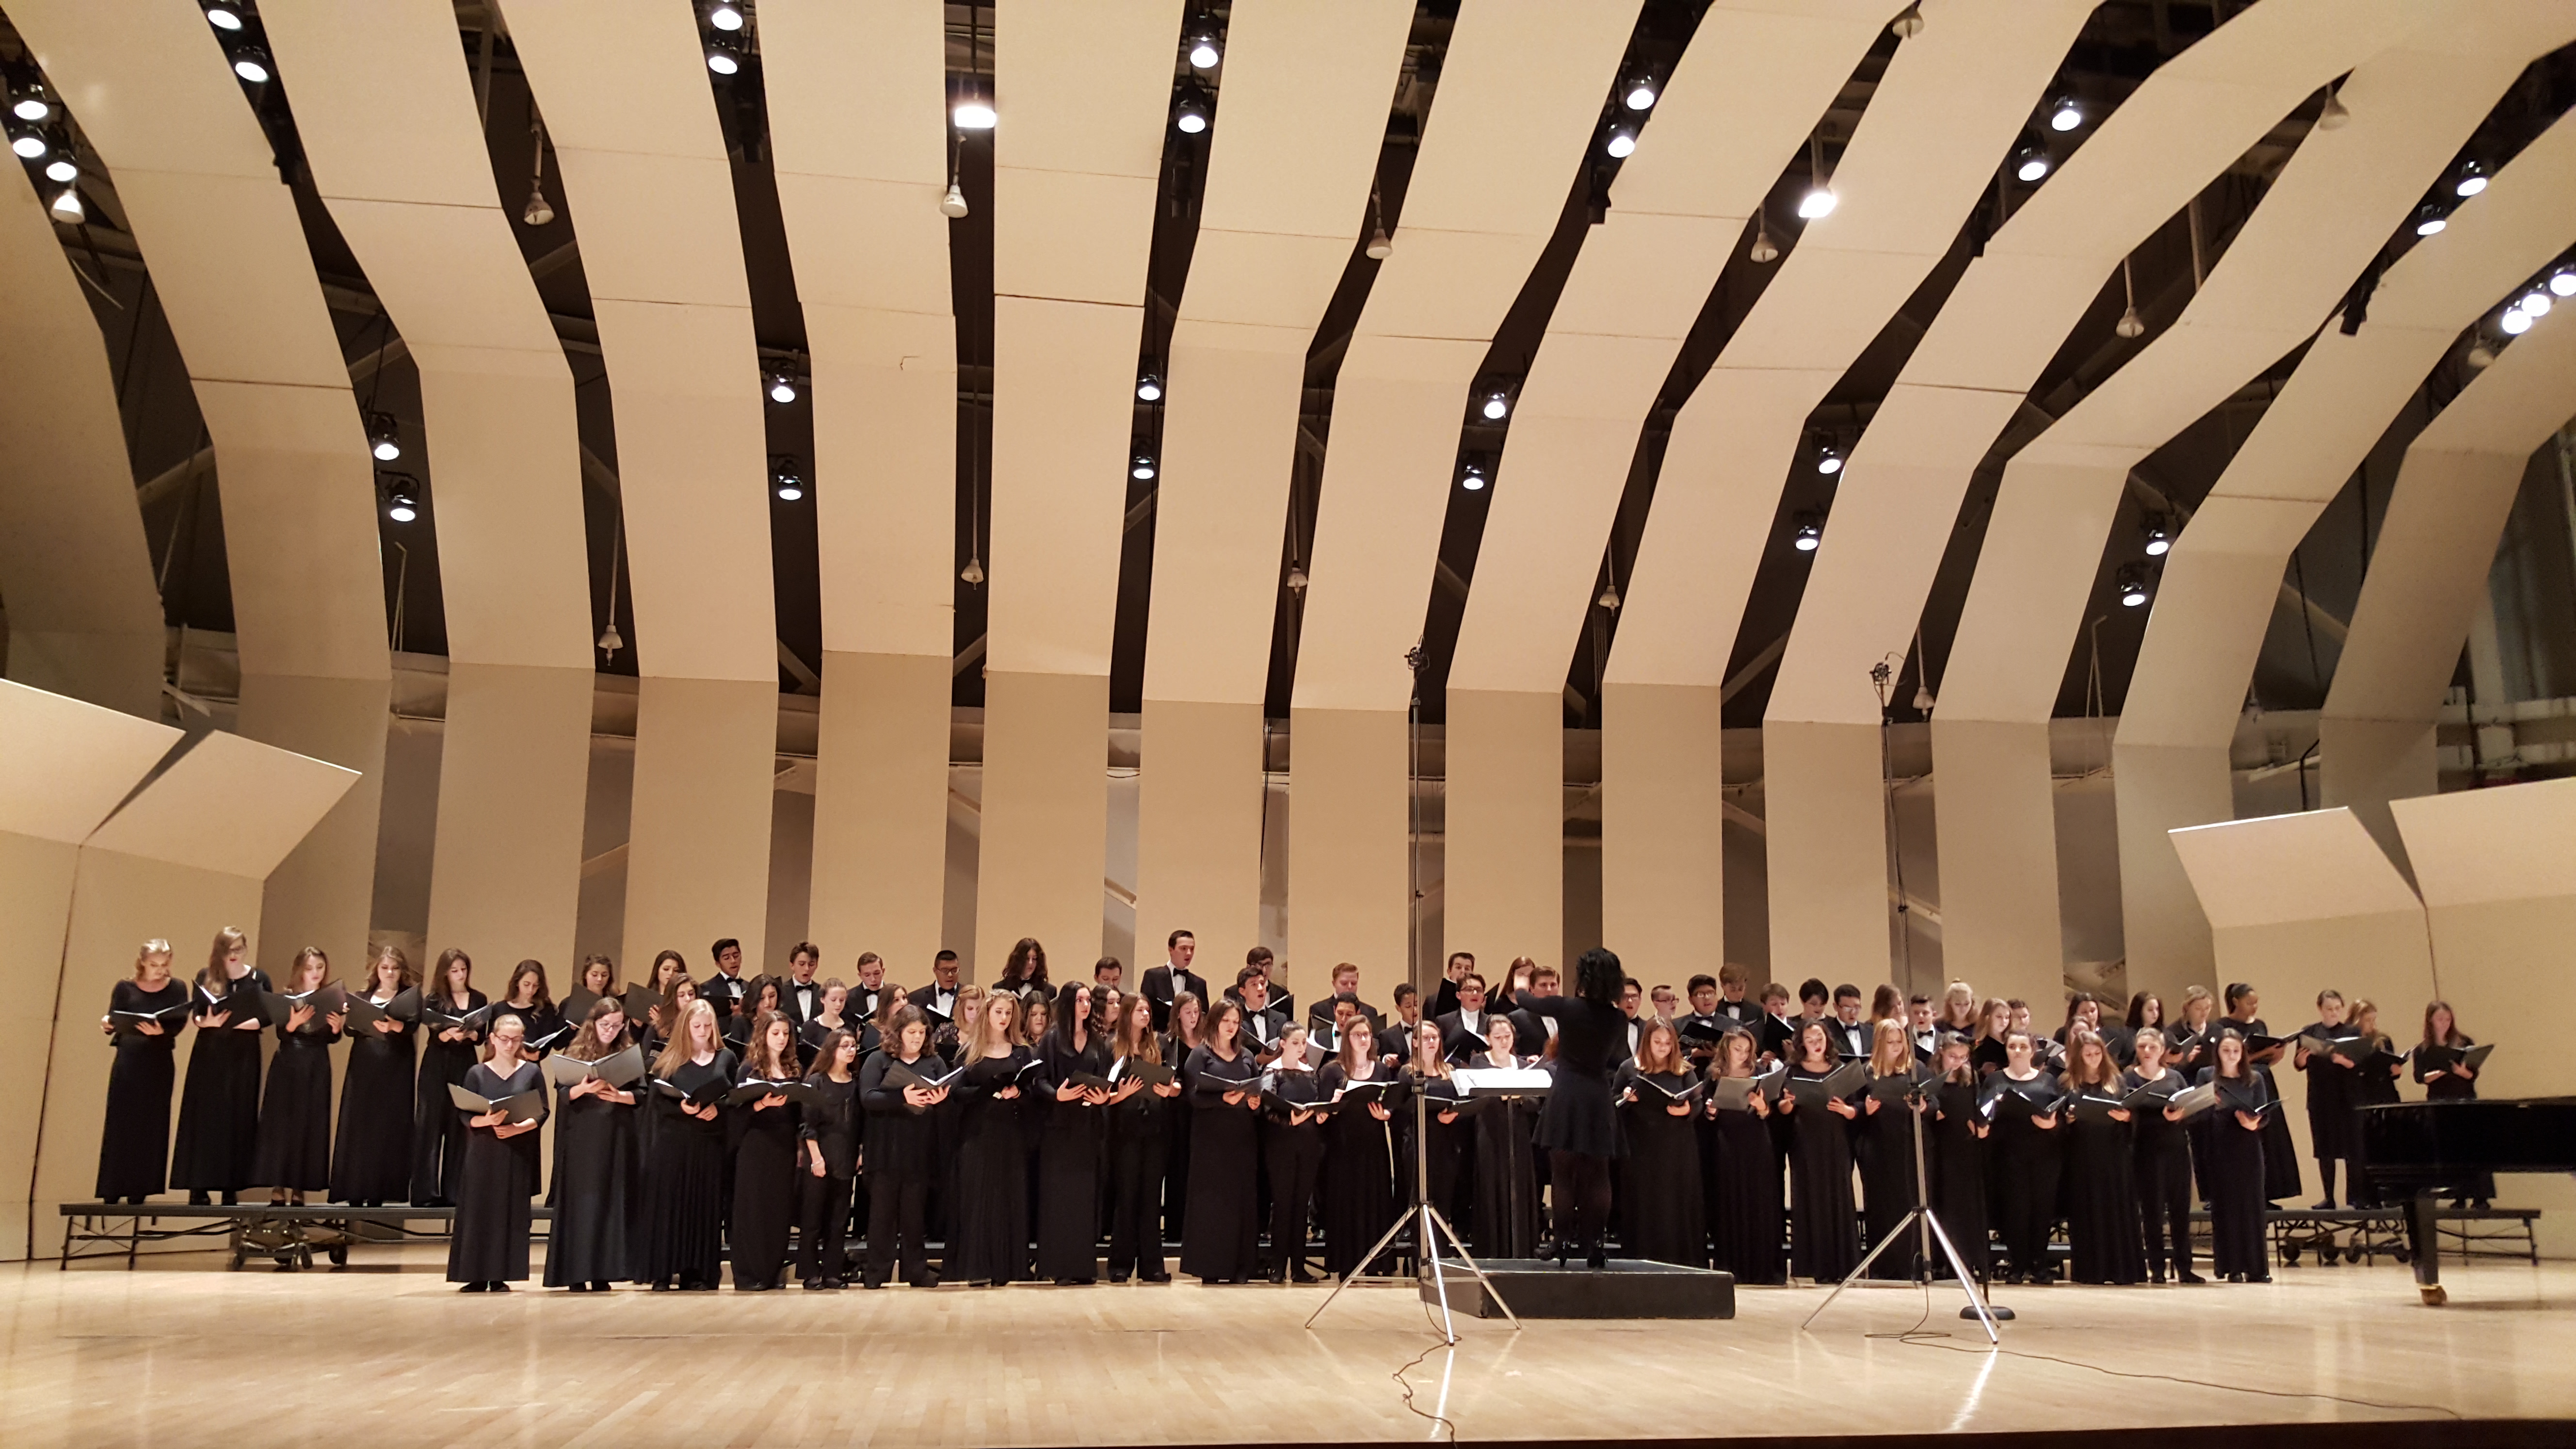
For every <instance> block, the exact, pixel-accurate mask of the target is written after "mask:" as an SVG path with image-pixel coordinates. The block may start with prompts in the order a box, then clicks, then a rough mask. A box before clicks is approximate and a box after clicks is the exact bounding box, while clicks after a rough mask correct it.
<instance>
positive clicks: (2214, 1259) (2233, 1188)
mask: <svg viewBox="0 0 2576 1449" xmlns="http://www.w3.org/2000/svg"><path fill="white" fill-rule="evenodd" d="M2215 1070H2216V1068H2210V1069H2207V1070H2204V1071H2203V1072H2202V1073H2201V1077H2202V1079H2203V1080H2208V1079H2209V1078H2210V1077H2211V1074H2212V1073H2213V1072H2214V1071H2215ZM2270 1100H2272V1094H2271V1090H2270V1089H2269V1088H2268V1087H2266V1086H2264V1085H2263V1079H2262V1077H2261V1076H2260V1075H2257V1076H2255V1077H2254V1078H2252V1079H2251V1080H2250V1081H2247V1082H2244V1083H2241V1084H2240V1083H2226V1084H2223V1085H2222V1086H2221V1087H2220V1089H2219V1094H2218V1105H2217V1106H2216V1107H2215V1108H2213V1109H2211V1111H2210V1112H2209V1114H2208V1119H2209V1127H2208V1129H2207V1131H2206V1132H2205V1133H2204V1134H2203V1136H2202V1138H2201V1140H2202V1141H2203V1142H2205V1143H2207V1144H2208V1146H2209V1257H2210V1263H2211V1266H2212V1270H2213V1271H2215V1272H2219V1273H2242V1274H2244V1275H2245V1276H2246V1277H2247V1278H2249V1279H2252V1280H2255V1281H2258V1282H2259V1281H2262V1280H2264V1279H2268V1278H2270V1277H2271V1276H2272V1270H2271V1260H2270V1255H2269V1253H2268V1251H2267V1249H2266V1248H2265V1246H2264V1242H2263V1230H2264V1226H2265V1222H2266V1218H2267V1215H2266V1213H2265V1212H2264V1207H2263V1205H2264V1203H2265V1202H2266V1201H2267V1199H2266V1198H2265V1197H2264V1195H2263V1189H2264V1179H2265V1176H2266V1173H2267V1172H2268V1159H2269V1158H2270V1156H2271V1143H2270V1141H2269V1140H2268V1139H2269V1137H2270V1133H2269V1132H2268V1131H2259V1130H2258V1131H2251V1132H2249V1131H2247V1130H2246V1128H2245V1124H2243V1123H2241V1122H2239V1121H2237V1120H2236V1114H2237V1112H2239V1111H2247V1112H2250V1111H2253V1110H2255V1109H2256V1108H2258V1107H2260V1106H2261V1105H2262V1104H2263V1103H2265V1102H2268V1101H2270ZM2272 1116H2273V1119H2274V1120H2277V1119H2278V1118H2279V1116H2280V1114H2279V1113H2278V1112H2275V1113H2273V1114H2272Z"/></svg>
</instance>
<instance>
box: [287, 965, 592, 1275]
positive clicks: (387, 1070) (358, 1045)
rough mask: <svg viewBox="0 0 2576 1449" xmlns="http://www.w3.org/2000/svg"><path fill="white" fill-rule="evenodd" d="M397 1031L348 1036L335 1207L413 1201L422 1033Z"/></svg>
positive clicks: (399, 1026)
mask: <svg viewBox="0 0 2576 1449" xmlns="http://www.w3.org/2000/svg"><path fill="white" fill-rule="evenodd" d="M370 999H372V998H370ZM377 1004H378V1005H382V1004H383V1003H381V1002H379V1003H377ZM394 1026H395V1030H393V1031H390V1032H383V1031H378V1030H376V1029H375V1028H374V1027H372V1026H370V1027H366V1028H363V1029H360V1030H353V1031H351V1032H350V1033H349V1034H348V1036H349V1065H348V1069H347V1072H346V1074H345V1075H344V1076H342V1078H341V1080H340V1128H339V1138H338V1140H337V1141H336V1143H335V1144H334V1145H333V1147H332V1151H331V1200H332V1201H333V1202H352V1203H388V1202H401V1201H403V1200H404V1199H406V1198H408V1197H409V1196H411V1135H412V1082H413V1080H414V1078H415V1077H416V1076H417V1074H418V1053H419V1041H418V1039H417V1038H418V1032H419V1028H418V1027H416V1026H414V1025H413V1024H412V1023H410V1022H407V1021H400V1022H395V1023H394ZM557 1130H558V1131H560V1130H562V1129H560V1128H558V1129H557ZM549 1256H551V1249H549ZM621 1276H622V1275H621Z"/></svg>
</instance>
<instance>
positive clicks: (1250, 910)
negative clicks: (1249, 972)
mask: <svg viewBox="0 0 2576 1449" xmlns="http://www.w3.org/2000/svg"><path fill="white" fill-rule="evenodd" d="M1144 731H1145V733H1144V757H1143V762H1142V768H1140V769H1139V771H1138V772H1137V820H1136V939H1137V940H1138V941H1140V942H1144V943H1146V944H1147V947H1148V948H1149V949H1150V947H1151V945H1152V943H1154V942H1158V941H1161V940H1163V939H1164V938H1165V937H1166V936H1168V935H1170V934H1171V933H1172V932H1173V931H1175V930H1181V929H1186V930H1188V931H1190V932H1191V933H1192V934H1194V935H1196V936H1197V937H1198V939H1199V942H1200V950H1202V951H1203V952H1205V953H1206V954H1207V958H1208V962H1209V966H1208V968H1207V970H1206V971H1205V972H1203V973H1202V974H1205V975H1207V976H1208V977H1209V979H1210V980H1211V981H1214V980H1215V979H1216V978H1217V977H1220V976H1226V975H1227V973H1228V972H1229V971H1230V970H1231V969H1232V968H1233V967H1234V966H1239V965H1241V964H1242V961H1243V953H1244V951H1245V950H1246V949H1248V948H1250V947H1252V946H1255V945H1258V944H1259V943H1260V940H1261V830H1262V804H1263V797H1264V794H1265V786H1264V784H1263V778H1262V768H1261V743H1262V730H1261V705H1260V704H1259V703H1258V702H1252V703H1237V704H1199V703H1191V702H1184V701H1180V700H1164V699H1150V698H1149V699H1147V700H1146V701H1145V712H1144ZM1068 959H1070V958H1068ZM1152 959H1154V960H1159V959H1161V958H1159V957H1155V958H1152ZM1075 964H1080V963H1075ZM1148 964H1151V962H1150V961H1149V962H1148ZM1057 979H1058V980H1073V979H1076V978H1074V977H1073V976H1071V975H1066V974H1059V975H1058V977H1057ZM1229 979H1231V978H1229Z"/></svg>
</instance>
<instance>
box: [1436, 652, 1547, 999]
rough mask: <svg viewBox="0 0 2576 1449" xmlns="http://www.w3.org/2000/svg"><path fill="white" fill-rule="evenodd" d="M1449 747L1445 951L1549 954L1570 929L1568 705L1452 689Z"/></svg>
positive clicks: (1484, 957) (1492, 956)
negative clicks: (1567, 919)
mask: <svg viewBox="0 0 2576 1449" xmlns="http://www.w3.org/2000/svg"><path fill="white" fill-rule="evenodd" d="M1447 744H1448V766H1447V778H1446V783H1447V793H1448V806H1447V812H1446V814H1445V815H1444V816H1443V821H1444V823H1443V825H1442V828H1441V833H1442V836H1443V840H1444V843H1445V850H1444V856H1445V863H1444V874H1443V877H1442V878H1443V880H1445V881H1446V883H1447V891H1446V896H1447V898H1446V900H1445V902H1444V903H1443V906H1444V915H1443V919H1442V926H1441V936H1442V941H1441V951H1442V954H1444V955H1445V954H1447V953H1448V952H1451V951H1472V952H1474V953H1475V954H1476V959H1477V960H1479V961H1501V962H1509V961H1510V960H1512V958H1514V957H1516V956H1528V957H1531V958H1532V959H1535V960H1539V961H1546V960H1547V959H1548V958H1547V956H1546V954H1545V953H1546V952H1548V951H1550V950H1552V949H1554V948H1556V947H1558V946H1560V945H1562V944H1563V937H1564V934H1565V926H1564V914H1565V904H1564V903H1565V703H1564V701H1563V700H1562V699H1561V698H1559V697H1558V696H1557V695H1554V694H1521V693H1505V692H1501V691H1486V690H1464V689H1453V690H1451V691H1449V725H1448V734H1447ZM1551 964H1554V965H1558V966H1563V965H1564V964H1565V963H1564V962H1561V961H1559V962H1554V963H1551Z"/></svg>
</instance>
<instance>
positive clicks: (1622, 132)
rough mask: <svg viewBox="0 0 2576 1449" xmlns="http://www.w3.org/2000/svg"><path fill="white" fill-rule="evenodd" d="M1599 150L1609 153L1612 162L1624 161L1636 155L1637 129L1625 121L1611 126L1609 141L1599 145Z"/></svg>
mask: <svg viewBox="0 0 2576 1449" xmlns="http://www.w3.org/2000/svg"><path fill="white" fill-rule="evenodd" d="M1601 149H1602V150H1604V151H1607V152H1609V153H1610V156H1611V159H1613V160H1620V161H1624V160H1626V159H1627V158H1628V157H1630V156H1632V155H1634V154H1635V153H1636V150H1637V128H1636V127H1634V126H1631V125H1629V124H1628V123H1627V122H1625V121H1621V122H1620V123H1619V124H1617V125H1615V126H1612V127H1611V128H1610V139H1609V140H1607V141H1604V142H1603V143H1602V144H1601Z"/></svg>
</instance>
